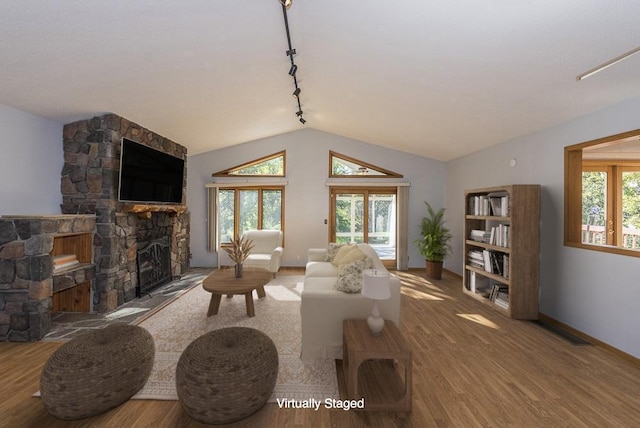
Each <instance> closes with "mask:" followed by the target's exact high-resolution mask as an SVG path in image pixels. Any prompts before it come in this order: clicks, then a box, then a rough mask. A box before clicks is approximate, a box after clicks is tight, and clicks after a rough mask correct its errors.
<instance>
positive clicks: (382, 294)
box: [361, 269, 391, 300]
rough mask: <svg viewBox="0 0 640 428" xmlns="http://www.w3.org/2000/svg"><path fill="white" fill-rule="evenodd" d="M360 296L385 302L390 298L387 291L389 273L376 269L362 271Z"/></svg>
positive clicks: (389, 293) (389, 292)
mask: <svg viewBox="0 0 640 428" xmlns="http://www.w3.org/2000/svg"><path fill="white" fill-rule="evenodd" d="M361 293H362V295H363V296H365V297H368V298H369V299H374V300H385V299H388V298H389V297H391V291H390V290H389V272H385V271H379V270H376V269H366V270H364V271H362V291H361Z"/></svg>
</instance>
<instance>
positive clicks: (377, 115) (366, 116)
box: [0, 0, 640, 160]
mask: <svg viewBox="0 0 640 428" xmlns="http://www.w3.org/2000/svg"><path fill="white" fill-rule="evenodd" d="M639 16H640V2H638V1H615V2H611V1H607V0H600V1H596V0H591V1H589V0H538V1H530V0H511V1H502V0H486V1H478V0H458V1H456V2H446V1H441V0H437V1H436V0H396V1H382V0H367V1H355V0H351V1H348V0H347V1H345V0H343V1H338V0H322V1H321V0H315V1H312V0H294V3H293V6H292V7H291V8H290V9H289V10H288V18H289V24H290V29H291V38H292V44H293V47H294V48H295V49H296V50H297V54H296V56H295V57H294V60H295V62H296V64H297V65H298V73H297V78H298V82H299V84H300V87H301V89H302V92H301V94H300V99H301V102H302V110H303V111H304V117H305V119H306V120H307V123H306V125H302V124H301V123H300V122H299V121H298V118H297V117H296V115H295V112H296V111H297V104H296V102H295V99H294V98H293V97H292V96H291V93H292V92H293V89H294V86H293V81H292V78H291V77H290V76H289V75H288V73H287V72H288V71H289V66H290V62H289V58H288V57H287V56H286V55H285V51H286V50H287V41H286V35H285V30H284V19H283V13H282V7H281V5H280V3H279V2H278V1H277V0H215V1H207V0H198V1H196V0H181V1H177V0H173V1H169V0H164V1H160V0H158V1H152V0H109V1H104V0H101V1H97V0H65V1H37V0H21V1H1V2H0V76H1V78H0V103H1V104H4V105H7V106H11V107H15V108H18V109H21V110H24V111H27V112H30V113H34V114H36V115H39V116H43V117H46V118H50V119H53V120H56V121H59V122H62V123H68V122H72V121H75V120H79V119H85V118H89V117H92V116H93V115H96V114H102V113H107V112H113V113H116V114H118V115H120V116H123V117H126V118H127V119H129V120H132V121H134V122H137V123H138V124H140V125H142V126H144V127H147V128H149V129H152V130H153V131H154V132H157V133H159V134H162V135H165V136H166V137H168V138H171V139H173V140H175V141H176V142H178V143H180V144H183V145H185V146H187V148H188V150H189V153H190V154H197V153H200V152H205V151H209V150H213V149H217V148H222V147H226V146H230V145H234V144H239V143H243V142H247V141H251V140H256V139H260V138H264V137H269V136H273V135H278V134H283V133H287V132H290V131H294V130H298V129H301V128H302V127H305V126H306V127H310V128H314V129H317V130H321V131H325V132H329V133H333V134H338V135H342V136H345V137H350V138H354V139H358V140H362V141H366V142H369V143H373V144H378V145H381V146H386V147H390V148H394V149H397V150H402V151H406V152H410V153H415V154H419V155H423V156H427V157H431V158H434V159H440V160H449V159H453V158H455V157H458V156H462V155H465V154H467V153H471V152H474V151H477V150H480V149H483V148H485V147H488V146H491V145H495V144H498V143H501V142H503V141H506V140H508V139H511V138H514V137H517V136H520V135H524V134H527V133H530V132H534V131H536V130H539V129H543V128H547V127H550V126H553V125H554V124H557V123H561V122H564V121H567V120H570V119H572V118H574V117H577V116H581V115H583V114H586V113H589V112H592V111H596V110H599V109H602V108H605V107H607V106H609V105H613V104H615V103H618V102H620V101H623V100H625V99H629V98H633V97H637V96H640V54H638V55H634V56H633V57H630V58H628V59H627V60H625V61H623V62H620V63H618V64H616V65H614V66H612V67H610V68H608V69H606V70H604V71H602V72H601V73H598V74H596V75H594V76H592V77H589V78H588V79H586V80H583V81H580V82H577V81H576V76H577V75H578V74H580V73H582V72H584V71H586V70H588V69H591V68H593V67H595V66H597V65H599V64H601V63H603V62H605V61H607V60H609V59H611V58H613V57H616V56H618V55H620V54H622V53H624V52H627V51H630V50H631V49H634V48H636V47H637V46H638V45H640V25H638V17H639ZM300 144H304V141H301V142H300Z"/></svg>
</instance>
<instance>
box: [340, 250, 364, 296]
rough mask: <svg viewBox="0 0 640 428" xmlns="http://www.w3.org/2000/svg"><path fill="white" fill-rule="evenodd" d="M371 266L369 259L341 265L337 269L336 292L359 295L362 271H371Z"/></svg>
mask: <svg viewBox="0 0 640 428" xmlns="http://www.w3.org/2000/svg"><path fill="white" fill-rule="evenodd" d="M372 265H373V263H372V261H371V259H370V258H369V257H365V258H364V260H356V261H353V262H351V263H346V264H341V265H340V266H339V267H338V279H337V281H336V290H338V291H343V292H345V293H359V292H360V290H361V289H362V271H363V270H365V269H371V266H372Z"/></svg>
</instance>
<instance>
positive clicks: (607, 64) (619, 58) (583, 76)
mask: <svg viewBox="0 0 640 428" xmlns="http://www.w3.org/2000/svg"><path fill="white" fill-rule="evenodd" d="M638 52H640V47H637V48H635V49H632V50H630V51H629V52H626V53H623V54H622V55H620V56H617V57H615V58H613V59H610V60H609V61H607V62H605V63H603V64H600V65H599V66H597V67H595V68H592V69H591V70H589V71H585V72H584V73H582V74H579V75H578V76H576V81H578V82H579V81H581V80H584V79H586V78H587V77H589V76H593V75H594V74H596V73H599V72H601V71H602V70H604V69H605V68H609V67H611V66H612V65H614V64H617V63H619V62H620V61H622V60H625V59H627V58H629V57H630V56H631V55H635V54H637V53H638Z"/></svg>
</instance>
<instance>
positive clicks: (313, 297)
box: [300, 244, 400, 360]
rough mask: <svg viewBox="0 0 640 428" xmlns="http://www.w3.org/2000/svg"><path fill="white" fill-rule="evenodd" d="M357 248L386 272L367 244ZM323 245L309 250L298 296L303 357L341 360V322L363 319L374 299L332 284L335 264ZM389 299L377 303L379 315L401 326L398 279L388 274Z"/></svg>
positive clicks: (334, 276) (376, 266) (335, 270)
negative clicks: (345, 290)
mask: <svg viewBox="0 0 640 428" xmlns="http://www.w3.org/2000/svg"><path fill="white" fill-rule="evenodd" d="M358 248H360V250H362V252H364V253H365V254H366V255H367V256H369V257H370V258H371V259H372V260H373V268H374V269H377V270H384V271H385V272H386V271H387V270H386V268H385V267H384V265H383V264H382V262H381V261H380V258H379V257H378V255H377V254H376V252H375V251H374V250H373V248H372V247H371V246H370V245H368V244H358ZM327 254H328V250H327V249H326V248H311V249H309V251H308V259H307V266H306V270H305V277H304V287H303V290H302V297H301V306H300V311H301V316H302V352H301V355H300V357H301V358H302V359H303V360H312V359H316V358H334V359H340V360H341V359H342V321H343V320H346V319H366V318H367V317H368V316H369V314H371V308H372V307H373V300H371V299H368V298H366V297H364V296H362V295H361V294H360V293H345V292H342V291H338V290H336V289H335V288H334V287H335V285H336V281H337V278H338V267H336V266H334V265H333V264H332V263H331V262H328V261H325V259H326V257H327ZM389 286H390V288H391V298H389V299H387V300H381V301H379V302H378V307H379V309H380V313H381V315H382V317H383V318H384V319H385V320H387V322H394V323H395V324H396V325H397V326H400V279H399V278H398V277H396V276H395V275H393V274H391V275H390V281H389Z"/></svg>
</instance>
